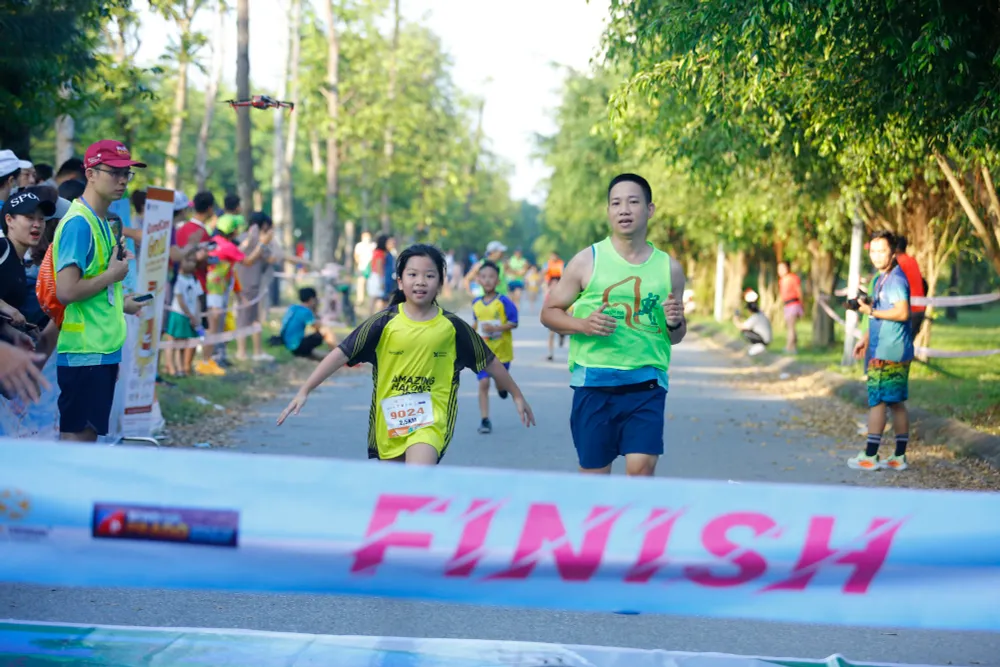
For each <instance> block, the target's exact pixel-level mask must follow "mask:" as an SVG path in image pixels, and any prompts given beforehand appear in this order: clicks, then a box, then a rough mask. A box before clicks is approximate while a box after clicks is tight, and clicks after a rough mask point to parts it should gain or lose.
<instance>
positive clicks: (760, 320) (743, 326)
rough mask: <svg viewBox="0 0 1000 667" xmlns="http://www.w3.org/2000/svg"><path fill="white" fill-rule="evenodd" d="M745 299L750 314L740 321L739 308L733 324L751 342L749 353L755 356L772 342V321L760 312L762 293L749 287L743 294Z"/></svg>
mask: <svg viewBox="0 0 1000 667" xmlns="http://www.w3.org/2000/svg"><path fill="white" fill-rule="evenodd" d="M743 301H744V302H745V303H746V306H747V310H748V311H750V316H749V317H747V319H746V320H743V321H740V312H739V311H738V310H737V311H736V313H735V314H734V315H733V324H735V325H736V326H737V328H739V329H740V331H741V332H742V333H743V340H745V341H746V342H748V343H750V347H749V348H748V349H747V354H748V355H750V356H751V357H755V356H757V355H758V354H761V353H762V352H764V351H765V350H766V349H767V346H768V345H770V344H771V338H772V333H771V321H770V320H769V319H767V315H765V314H764V313H762V312H760V306H759V301H760V295H759V294H757V292H755V291H754V290H752V289H750V288H747V290H746V292H744V294H743Z"/></svg>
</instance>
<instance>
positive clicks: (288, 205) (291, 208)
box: [281, 0, 302, 251]
mask: <svg viewBox="0 0 1000 667" xmlns="http://www.w3.org/2000/svg"><path fill="white" fill-rule="evenodd" d="M289 35H290V37H291V40H292V43H291V61H290V62H289V63H288V72H289V76H288V79H289V81H290V82H291V84H292V99H291V102H292V104H294V105H295V106H298V104H299V61H300V59H301V53H302V0H292V18H291V24H290V25H289ZM298 137H299V115H298V114H296V113H294V112H292V114H291V116H290V118H289V122H288V138H287V140H286V141H285V160H284V171H285V173H284V174H283V175H282V183H283V186H284V187H283V188H282V190H281V199H282V206H283V207H284V209H285V217H286V219H287V220H288V224H287V225H285V230H284V236H283V242H284V245H285V249H286V250H289V251H290V250H291V249H292V248H293V247H294V245H295V198H294V184H293V181H292V165H293V164H295V149H296V145H297V143H298Z"/></svg>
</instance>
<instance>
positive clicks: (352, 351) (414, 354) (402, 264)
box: [278, 244, 535, 465]
mask: <svg viewBox="0 0 1000 667" xmlns="http://www.w3.org/2000/svg"><path fill="white" fill-rule="evenodd" d="M397 266H398V271H397V276H398V281H397V282H398V288H397V290H396V291H395V292H394V293H393V295H392V299H391V300H390V302H389V307H388V308H386V309H385V310H383V311H381V312H378V313H376V314H375V315H373V316H372V317H371V318H369V319H368V320H366V321H365V322H364V323H363V324H362V325H361V326H360V327H358V328H357V329H355V330H354V331H353V332H352V333H351V335H350V336H348V337H347V339H346V340H345V341H344V342H343V343H341V344H340V345H339V346H338V347H337V348H335V349H334V350H333V352H331V353H330V354H328V355H327V356H326V358H325V359H324V360H323V361H322V362H321V363H320V365H319V366H318V367H317V368H316V370H315V371H313V374H312V375H311V376H310V377H309V379H308V380H307V381H306V383H305V385H303V387H302V388H301V389H300V390H299V393H298V394H297V395H296V396H295V398H293V399H292V401H291V403H289V404H288V407H287V408H285V410H284V411H283V412H282V413H281V415H280V416H279V417H278V424H279V425H281V424H282V423H283V422H284V421H285V419H287V418H288V416H289V415H291V414H295V415H297V414H299V412H300V411H301V410H302V407H303V406H304V405H305V404H306V400H307V399H308V397H309V393H310V392H311V391H312V390H313V389H315V388H316V387H318V386H319V385H320V384H322V382H323V381H324V380H326V379H327V378H328V377H330V376H331V375H333V374H334V373H335V372H337V371H338V370H340V368H342V367H343V366H344V365H345V364H346V365H350V366H356V365H358V364H361V363H370V364H372V367H373V370H372V377H373V379H374V380H375V392H374V394H373V396H372V406H371V414H370V416H369V422H368V423H369V424H370V426H369V430H368V458H378V459H380V460H382V461H400V462H406V463H409V464H418V465H435V464H437V463H438V462H439V461H440V460H441V457H442V456H444V452H445V449H447V447H448V443H449V442H450V441H451V437H452V434H453V433H454V431H455V419H456V417H457V416H458V415H457V405H458V383H459V374H460V373H461V371H462V369H463V368H470V369H472V370H473V371H474V372H477V373H478V372H479V371H483V370H485V371H486V372H487V373H489V374H490V376H491V377H493V379H494V380H495V381H496V384H497V389H500V390H502V391H506V392H510V396H511V398H513V400H514V405H515V406H516V407H517V412H518V415H520V417H521V422H522V423H523V424H524V425H525V426H532V425H534V423H535V417H534V415H533V414H532V412H531V407H530V406H529V405H528V403H527V401H525V400H524V395H523V394H522V393H521V389H520V387H518V386H517V383H515V382H514V380H513V378H511V376H510V373H508V372H507V369H506V368H504V366H503V364H502V363H501V362H500V361H499V360H497V358H496V356H494V354H493V352H492V351H491V350H490V349H489V347H487V345H486V343H485V341H483V339H482V338H481V337H480V336H479V334H477V333H476V331H475V330H474V329H473V328H472V327H471V326H469V325H468V324H467V323H466V322H465V321H464V320H462V319H461V318H459V317H458V316H457V315H454V314H453V313H449V312H447V311H445V310H443V309H441V308H440V307H439V306H438V305H437V301H436V299H437V295H438V292H439V290H440V289H441V286H442V282H441V281H442V276H444V275H445V259H444V255H442V254H441V251H440V250H438V249H437V248H435V247H433V246H429V245H422V244H418V245H414V246H410V247H409V248H407V249H406V250H404V251H403V252H402V253H400V255H399V258H398V260H397Z"/></svg>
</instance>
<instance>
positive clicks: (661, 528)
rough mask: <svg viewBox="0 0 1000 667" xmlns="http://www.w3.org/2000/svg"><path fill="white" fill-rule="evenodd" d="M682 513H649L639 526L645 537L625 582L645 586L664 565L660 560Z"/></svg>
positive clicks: (659, 510)
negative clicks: (644, 532)
mask: <svg viewBox="0 0 1000 667" xmlns="http://www.w3.org/2000/svg"><path fill="white" fill-rule="evenodd" d="M683 513H684V512H683V510H681V511H679V512H671V511H670V510H665V509H654V510H652V511H651V512H650V513H649V518H648V519H646V520H645V521H643V522H642V525H641V526H640V528H644V529H645V530H646V537H645V538H643V540H642V548H641V549H640V550H639V558H638V560H636V563H635V565H633V566H632V567H631V568H630V569H629V571H628V572H627V573H626V574H625V581H627V582H629V583H638V584H645V583H648V582H649V580H650V579H652V578H653V576H654V575H655V574H656V573H657V571H659V569H660V567H662V565H663V564H664V563H663V562H662V561H661V559H662V558H663V554H664V553H666V551H667V543H668V542H669V541H670V533H671V532H672V531H673V529H674V524H675V523H676V522H677V519H679V518H680V516H681V514H683Z"/></svg>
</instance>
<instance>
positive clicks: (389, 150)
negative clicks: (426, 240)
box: [382, 0, 400, 234]
mask: <svg viewBox="0 0 1000 667" xmlns="http://www.w3.org/2000/svg"><path fill="white" fill-rule="evenodd" d="M393 18H394V21H393V28H392V53H391V54H390V55H389V91H388V95H387V96H386V109H387V110H388V111H387V114H386V124H385V137H384V142H383V143H384V153H383V156H384V158H385V170H384V172H383V174H382V233H383V234H389V233H390V230H391V228H392V222H391V221H390V219H389V188H390V187H391V184H392V158H393V154H394V153H395V148H396V147H395V144H394V143H393V134H394V133H395V127H394V126H393V120H394V114H395V113H396V79H397V78H398V76H397V72H398V69H399V19H400V14H399V0H393Z"/></svg>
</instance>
